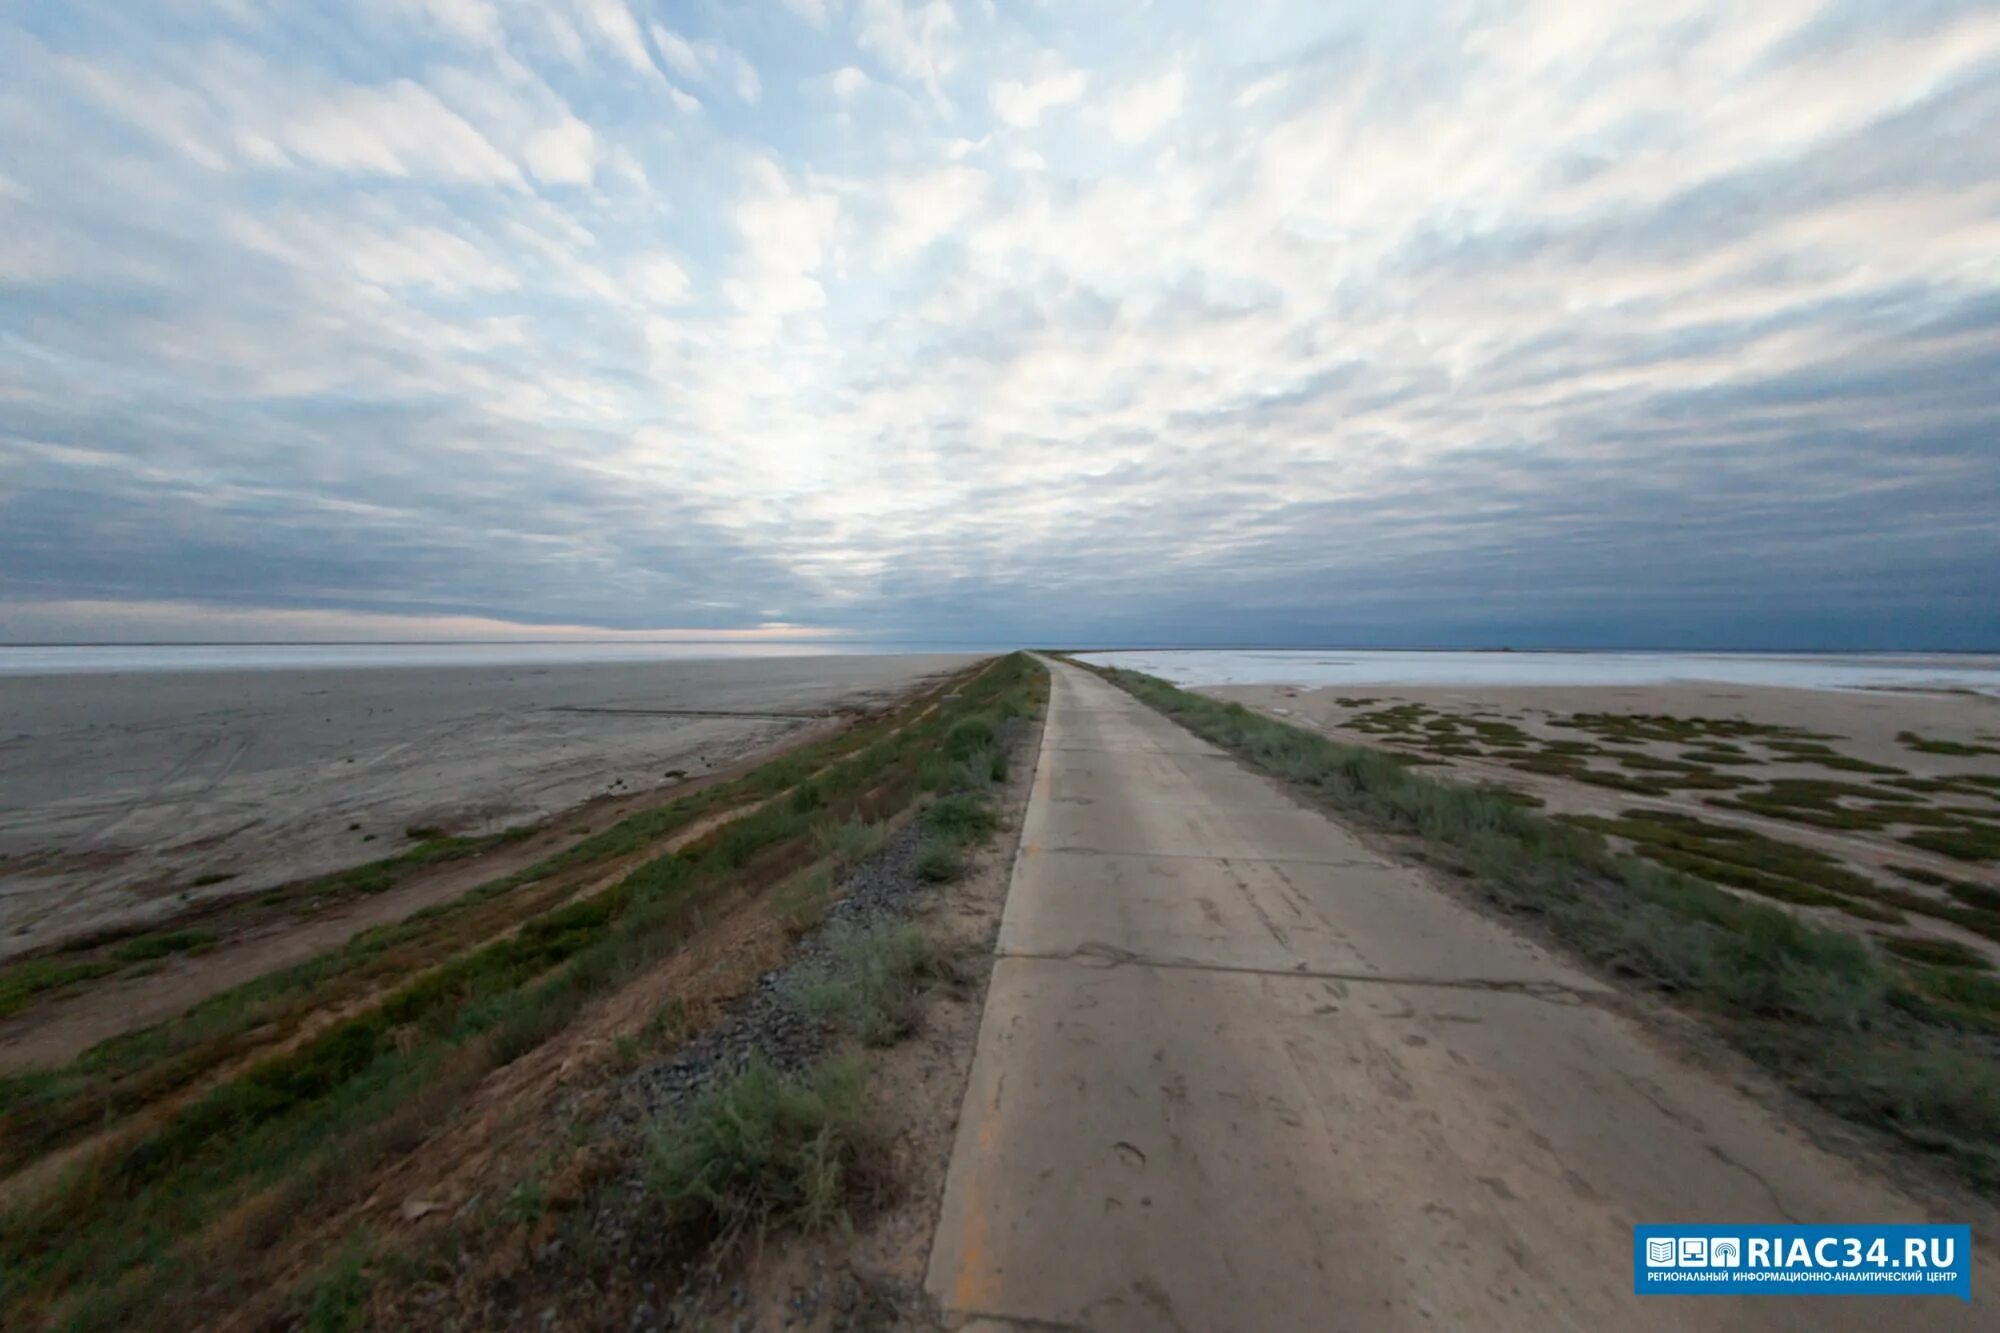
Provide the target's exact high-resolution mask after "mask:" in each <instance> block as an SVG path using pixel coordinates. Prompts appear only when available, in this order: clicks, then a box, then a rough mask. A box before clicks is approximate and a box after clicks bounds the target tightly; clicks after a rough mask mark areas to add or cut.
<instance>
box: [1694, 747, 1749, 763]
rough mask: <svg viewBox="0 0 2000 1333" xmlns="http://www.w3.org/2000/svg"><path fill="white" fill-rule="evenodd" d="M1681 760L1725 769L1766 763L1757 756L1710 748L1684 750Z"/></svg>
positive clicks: (1738, 751)
mask: <svg viewBox="0 0 2000 1333" xmlns="http://www.w3.org/2000/svg"><path fill="white" fill-rule="evenodd" d="M1681 758H1682V759H1684V760H1686V761H1687V762H1688V763H1690V764H1704V765H1713V764H1721V765H1723V766H1725V767H1727V766H1729V765H1741V766H1749V765H1753V764H1761V763H1763V762H1764V761H1763V760H1761V759H1759V758H1757V757H1756V756H1755V755H1748V754H1745V753H1743V751H1741V750H1738V749H1728V750H1722V749H1715V748H1708V749H1701V750H1683V751H1681Z"/></svg>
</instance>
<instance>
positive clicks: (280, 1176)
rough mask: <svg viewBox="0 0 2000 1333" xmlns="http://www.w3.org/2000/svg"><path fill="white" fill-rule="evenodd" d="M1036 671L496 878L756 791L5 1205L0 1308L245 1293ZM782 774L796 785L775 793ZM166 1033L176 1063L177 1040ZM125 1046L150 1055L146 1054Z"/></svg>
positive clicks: (998, 672)
mask: <svg viewBox="0 0 2000 1333" xmlns="http://www.w3.org/2000/svg"><path fill="white" fill-rule="evenodd" d="M1040 675H1041V669H1040V667H1039V666H1037V665H1035V664H1034V663H1033V662H1032V661H1031V660H1029V659H1028V658H1026V657H1025V656H1023V655H1020V654H1016V655H1013V656H1010V657H1007V658H1002V659H999V660H998V661H996V662H994V663H991V664H989V665H986V666H984V667H982V668H978V669H975V670H973V671H971V672H968V673H962V674H961V675H960V676H959V677H956V678H954V679H953V680H952V681H950V682H948V683H947V684H946V685H944V686H942V687H940V688H939V689H937V690H934V691H931V692H930V693H929V694H928V695H926V696H922V697H919V698H918V699H916V700H914V701H913V702H911V703H910V704H908V705H907V706H905V707H904V708H902V709H900V710H898V712H896V713H895V714H893V715H891V716H889V717H886V718H884V719H881V720H879V721H877V722H874V723H870V724H866V725H864V726H861V727H857V728H855V729H854V730H852V731H850V732H849V733H846V734H845V735H844V736H842V737H839V738H835V739H834V740H833V741H829V742H823V743H821V744H820V745H819V746H810V747H806V748H805V749H804V750H802V751H799V752H796V753H794V754H793V755H791V756H788V757H787V758H785V759H781V760H778V761H775V762H774V763H772V764H768V765H765V766H764V767H763V768H761V769H759V770H757V771H756V772H754V773H752V774H750V775H746V777H745V778H743V779H741V780H739V781H738V782H737V783H732V784H725V786H724V787H719V788H715V789H711V790H710V791H708V792H705V793H702V794H700V795H699V796H698V797H696V798H693V799H692V800H690V801H689V802H686V803H679V802H677V803H674V805H673V806H670V807H669V808H668V810H669V811H671V812H672V813H668V812H667V811H654V812H647V814H646V815H642V816H634V817H633V819H631V820H628V821H625V822H624V824H622V825H621V826H619V827H616V828H614V829H612V830H607V831H606V833H605V834H604V835H600V837H599V838H598V839H592V840H590V841H589V842H587V843H586V844H583V845H580V846H579V847H577V848H572V849H571V850H570V851H568V852H565V853H563V854H560V855H558V856H556V857H552V858H550V859H549V860H548V861H547V862H544V863H543V865H542V866H540V867H537V868H535V870H533V871H530V872H524V874H523V875H522V876H517V877H510V878H509V880H508V881H503V882H502V885H504V886H511V885H513V884H515V883H529V882H534V881H537V880H540V879H543V878H546V877H547V876H548V875H549V874H550V873H551V872H552V871H554V870H558V869H562V868H565V867H569V866H574V865H578V864H588V863H589V862H590V861H591V860H593V859H602V858H604V857H606V856H609V855H612V854H615V850H616V849H624V850H635V851H643V850H644V848H645V846H646V845H647V842H648V840H649V839H650V838H653V837H657V836H659V835H660V834H661V833H662V832H663V831H670V830H671V829H672V828H673V827H676V826H679V825H681V824H684V823H685V822H686V821H688V820H689V819H691V818H692V817H693V816H694V815H696V814H698V813H701V812H703V811H706V810H712V809H720V808H724V806H725V804H726V805H728V806H731V807H733V806H737V805H740V804H742V803H744V802H745V801H746V800H748V799H764V804H763V805H762V806H760V807H758V808H756V809H755V810H754V811H752V812H751V813H748V814H745V815H743V816H741V817H740V818H737V819H735V820H733V821H732V822H729V823H726V824H724V825H722V826H721V827H719V828H715V829H713V830H711V831H710V832H708V833H707V834H705V835H704V836H702V837H700V838H698V839H696V840H695V841H693V842H692V843H690V844H689V845H687V846H685V847H682V848H680V849H679V850H676V851H673V852H669V853H666V854H664V855H660V856H656V857H654V858H652V859H650V860H646V861H643V862H642V863H640V864H639V865H638V866H637V867H636V868H634V869H632V870H631V871H630V872H629V873H627V874H625V875H623V876H622V877H621V878H619V879H618V880H617V881H616V882H615V883H613V884H612V885H610V886H609V887H608V888H605V889H603V890H601V891H598V892H595V893H592V894H591V895H590V896H588V897H584V898H581V899H578V900H575V901H570V902H564V903H562V904H561V905H559V906H553V907H551V908H550V909H549V910H546V911H543V912H541V913H539V914H538V915H535V916H533V917H531V918H529V919H528V920H527V921H525V923H522V924H521V925H520V926H519V928H518V929H516V930H515V931H514V933H512V934H511V935H508V936H507V937H505V938H502V939H498V940H494V941H493V942H491V943H488V944H485V945H483V946H480V947H477V948H474V949H472V950H470V951H469V952H462V953H458V954H456V955H454V956H452V957H450V958H449V959H448V960H447V961H445V962H443V963H442V964H440V965H438V966H436V967H434V968H432V969H431V970H430V971H428V972H426V973H424V974H423V975H421V976H419V977H417V978H416V979H415V980H412V981H409V982H407V983H406V984H403V985H401V986H398V987H397V988H395V989H393V990H391V991H390V992H388V993H387V994H386V995H384V996H382V997H381V998H380V999H379V1000H376V1001H373V1002H371V1003H369V1004H367V1005H366V1007H364V1008H361V1009H359V1010H358V1011H357V1012H353V1013H351V1014H349V1015H348V1016H346V1017H344V1018H341V1019H338V1020H337V1021H335V1022H333V1023H331V1024H330V1025H328V1026H327V1027H325V1028H324V1030H321V1031H319V1032H317V1033H315V1034H314V1035H312V1036H311V1037H309V1038H307V1039H305V1040H303V1041H301V1042H299V1043H298V1044H297V1045H295V1046H294V1047H292V1048H291V1049H289V1050H286V1051H284V1052H283V1053H282V1054H278V1055H274V1056H270V1057H268V1058H266V1059H263V1060H261V1061H258V1062H257V1063H255V1064H252V1065H250V1066H249V1067H248V1068H247V1069H245V1070H244V1071H243V1072H241V1073H240V1074H237V1075H235V1076H233V1077H230V1078H228V1079H226V1080H225V1081H223V1082H221V1083H219V1084H218V1085H217V1086H215V1087H214V1088H212V1089H211V1090H210V1091H208V1092H206V1093H205V1094H203V1095H201V1096H200V1097H198V1098H197V1099H196V1100H194V1101H192V1102H190V1103H189V1104H187V1105H185V1106H183V1107H181V1108H180V1109H178V1110H176V1111H174V1112H172V1113H171V1114H169V1115H167V1116H166V1117H165V1118H164V1120H163V1122H162V1123H160V1124H159V1125H158V1127H157V1128H155V1129H152V1130H151V1131H150V1132H147V1133H145V1134H143V1135H142V1136H140V1137H138V1138H137V1139H135V1140H133V1141H129V1142H126V1143H122V1144H119V1145H117V1146H116V1147H114V1148H113V1149H112V1150H111V1151H109V1152H106V1153H101V1154H97V1155H93V1156H91V1157H90V1158H88V1159H86V1160H85V1161H83V1162H81V1163H80V1164H79V1165H78V1166H76V1167H75V1168H73V1169H72V1170H70V1171H69V1172H67V1173H66V1174H65V1175H64V1176H63V1177H62V1179H61V1180H60V1181H59V1182H57V1183H56V1184H55V1185H54V1186H53V1187H52V1188H50V1189H48V1190H47V1191H45V1192H43V1193H41V1194H38V1195H36V1196H34V1197H32V1198H28V1199H25V1200H21V1201H18V1202H17V1203H16V1204H15V1205H14V1206H12V1207H10V1208H9V1210H8V1211H7V1212H5V1213H4V1214H0V1304H4V1305H5V1306H6V1307H7V1308H8V1309H9V1310H10V1311H15V1312H18V1313H19V1316H20V1317H21V1318H22V1319H24V1320H28V1321H30V1322H35V1321H40V1322H48V1323H54V1324H60V1325H63V1326H67V1327H72V1328H78V1329H92V1328H116V1327H123V1326H126V1325H127V1324H129V1323H130V1322H131V1320H132V1319H133V1318H134V1316H135V1314H136V1312H139V1311H152V1312H155V1313H158V1312H159V1311H162V1310H171V1311H173V1312H174V1314H175V1316H176V1317H177V1318H180V1319H181V1320H182V1322H187V1323H192V1324H196V1325H199V1324H201V1323H203V1322H205V1321H206V1318H207V1317H208V1316H212V1315H213V1314H214V1313H215V1312H217V1311H219V1310H224V1309H229V1308H233V1307H234V1306H235V1305H237V1304H239V1303H240V1302H241V1300H242V1299H243V1298H244V1297H245V1296H246V1295H247V1294H248V1293H250V1292H252V1291H254V1290H255V1289H256V1283H257V1274H258V1271H259V1270H258V1264H257V1260H258V1258H259V1256H260V1255H262V1254H264V1253H265V1252H266V1251H268V1249H269V1248H270V1247H272V1246H274V1245H275V1244H276V1243H277V1242H278V1241H279V1240H280V1239H281V1238H283V1237H284V1235H285V1234H286V1232H287V1230H288V1229H289V1227H290V1226H291V1225H292V1223H293V1221H294V1220H295V1219H296V1218H297V1217H298V1216H299V1215H300V1214H301V1212H302V1211H304V1212H309V1213H311V1214H312V1215H325V1214H326V1213H329V1212H331V1211H332V1210H334V1209H335V1208H336V1207H337V1206H339V1204H340V1203H341V1202H342V1201H343V1200H346V1199H350V1198H352V1197H354V1196H355V1195H356V1194H357V1193H358V1192H360V1191H363V1190H365V1188H366V1187H367V1184H368V1182H369V1180H370V1178H371V1176H370V1173H371V1172H372V1171H373V1170H374V1169H376V1168H377V1167H379V1166H380V1165H381V1164H382V1163H384V1162H386V1161H388V1160H391V1159H392V1158H393V1157H394V1156H396V1155H397V1154H400V1153H404V1152H408V1151H410V1150H411V1149H413V1148H414V1147H415V1146H417V1145H418V1144H420V1143H421V1142H422V1141H423V1140H424V1138H425V1137H427V1136H428V1134H429V1133H431V1132H433V1131H434V1130H435V1129H436V1128H438V1127H439V1126H441V1125H442V1124H444V1123H446V1122H447V1121H448V1120H449V1119H450V1118H451V1116H452V1115H453V1114H454V1112H455V1111H456V1110H457V1109H458V1108H459V1107H460V1106H461V1105H462V1103H463V1099H464V1097H465V1096H466V1095H467V1094H468V1093H469V1092H470V1091H471V1089H473V1088H474V1087H476V1086H477V1084H478V1083H479V1081H480V1080H481V1079H482V1078H483V1077H484V1076H485V1075H486V1074H487V1073H489V1072H491V1071H492V1070H493V1069H496V1068H498V1067H500V1066H502V1065H505V1064H507V1063H510V1062H511V1061H513V1060H515V1059H518V1058H519V1057H520V1056H522V1055H524V1054H526V1053H527V1052H529V1051H531V1050H533V1049H535V1048H536V1047H538V1046H540V1045H541V1044H542V1043H544V1042H546V1041H548V1040H549V1039H550V1038H551V1037H554V1036H555V1035H557V1034H558V1033H560V1032H562V1031H563V1030H564V1029H565V1028H566V1027H567V1026H568V1024H569V1023H570V1022H571V1021H572V1020H574V1019H575V1018H576V1017H577V1016H578V1015H579V1014H580V1013H582V1011H583V1010H584V1008H585V1006H586V1005H588V1004H589V1003H590V1002H592V1001H593V1000H594V999H596V998H597V997H599V996H602V995H604V994H606V993H608V992H609V991H611V990H613V989H615V988H617V987H618V986H620V985H622V984H623V983H624V982H625V981H627V980H629V979H630V978H632V977H634V976H635V975H637V974H638V973H639V972H640V971H642V970H644V969H645V968H647V967H649V966H650V965H651V964H652V963H653V962H654V961H656V960H657V959H659V958H661V957H663V956H664V955H665V954H667V953H668V952H670V951H672V950H674V949H675V948H677V947H679V946H680V945H681V944H682V943H684V942H685V941H687V940H688V939H690V938H691V937H692V936H693V934H694V933H695V932H696V931H698V930H699V928H700V921H701V915H702V909H703V907H704V905H706V904H710V903H714V902H718V901H721V900H725V899H726V898H727V897H728V896H729V895H730V894H732V893H738V892H743V891H746V890H750V889H754V888H755V887H757V886H766V885H770V884H774V883H780V882H784V881H786V880H787V879H788V878H789V877H791V876H793V875H796V874H798V873H800V872H802V871H804V870H806V869H807V868H809V867H811V866H813V865H814V864H815V863H816V860H817V859H818V858H819V855H820V853H819V848H820V846H821V844H822V841H828V842H834V843H838V842H840V841H841V840H843V839H847V838H849V837H851V836H853V835H851V834H849V833H846V832H843V831H841V830H843V829H844V828H845V827H846V826H848V825H850V824H851V823H853V822H854V821H859V822H861V823H862V824H864V825H872V824H877V823H880V822H882V821H883V820H884V819H886V818H888V817H889V816H890V815H892V814H893V813H894V812H896V811H897V810H900V809H902V808H904V807H906V806H907V805H909V804H910V803H911V802H913V801H914V800H916V799H917V798H918V797H919V796H920V794H921V793H922V792H924V791H925V790H926V789H927V787H928V789H930V790H951V789H955V788H954V784H952V783H951V782H948V781H945V780H944V779H945V778H947V777H948V776H949V775H948V774H945V775H939V780H938V781H936V782H935V783H933V782H929V781H927V778H928V775H929V764H928V761H929V759H930V758H931V757H932V756H934V755H936V754H938V753H940V752H946V753H949V752H950V748H951V736H952V729H953V727H954V726H955V725H957V724H959V723H962V722H964V721H966V720H967V719H968V718H978V719H980V720H982V721H983V722H984V723H985V725H986V726H987V727H989V728H994V727H997V726H998V725H999V723H1000V722H1001V721H1003V720H1004V719H1005V717H1007V716H1010V715H1013V714H1014V713H1016V712H1020V711H1025V709H1026V706H1027V699H1028V697H1029V695H1030V692H1031V685H1032V682H1033V681H1034V680H1035V679H1036V678H1038V677H1039V676H1040ZM950 691H955V697H950V698H943V699H941V698H940V697H939V696H941V695H944V694H946V693H947V692H950ZM933 707H935V711H934V712H933V711H931V710H932V708H933ZM975 748H976V747H975ZM970 757H973V756H970V755H967V756H959V757H957V758H956V759H955V762H958V763H961V764H962V763H963V762H964V760H965V759H966V758H970ZM988 758H989V760H990V756H988ZM991 771H992V770H991V765H990V762H989V766H988V769H987V772H988V773H989V774H990V772H991ZM989 780H990V778H989ZM788 790H789V791H790V792H791V796H790V799H784V800H779V799H769V798H775V797H777V796H779V795H781V794H783V793H785V792H787V791H788ZM592 844H595V845H594V846H593V845H592ZM504 891H505V887H502V886H494V887H493V892H494V893H501V892H504ZM566 891H567V890H566ZM449 914H450V913H449V912H447V913H443V914H442V915H449ZM406 924H407V923H406ZM418 924H419V926H420V928H421V925H422V923H418ZM343 952H344V951H343ZM331 966H332V968H333V969H334V970H339V967H340V966H341V964H340V963H338V962H336V963H334V964H332V965H331ZM298 982H299V979H297V978H295V979H294V981H293V983H292V984H293V986H294V987H295V986H296V985H297V984H298ZM272 984H278V983H272ZM308 989H310V986H309V985H308ZM154 1050H155V1052H156V1053H158V1054H161V1055H163V1056H164V1057H165V1058H166V1060H167V1062H168V1063H172V1057H173V1048H172V1046H171V1044H169V1045H168V1046H165V1047H155V1048H154ZM93 1054H94V1053H93ZM129 1058H130V1061H131V1063H132V1064H133V1065H134V1066H135V1067H137V1068H138V1069H140V1070H141V1071H143V1068H144V1061H143V1058H142V1057H141V1055H140V1054H138V1053H137V1052H134V1053H132V1054H131V1055H130V1057H129ZM48 1091H49V1090H48V1089H47V1088H44V1089H43V1092H45V1093H46V1092H48ZM85 1101H86V1104H87V1102H88V1099H87V1098H86V1099H85ZM60 1102H61V1099H60V1098H51V1100H50V1103H49V1104H60ZM225 1220H226V1222H227V1225H226V1226H225V1227H221V1228H218V1227H217V1225H216V1224H217V1223H220V1222H224V1221H225ZM197 1259H198V1260H199V1262H197V1261H196V1260H197Z"/></svg>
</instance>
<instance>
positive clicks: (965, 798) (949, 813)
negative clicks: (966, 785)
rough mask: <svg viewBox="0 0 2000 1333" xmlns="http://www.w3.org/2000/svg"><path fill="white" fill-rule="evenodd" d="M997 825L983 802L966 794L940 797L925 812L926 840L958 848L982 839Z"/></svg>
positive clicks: (990, 811) (960, 793)
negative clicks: (933, 840) (949, 844)
mask: <svg viewBox="0 0 2000 1333" xmlns="http://www.w3.org/2000/svg"><path fill="white" fill-rule="evenodd" d="M996 822H997V821H996V820H995V819H994V817H993V812H992V810H990V809H989V808H987V805H986V802H984V801H982V800H980V799H979V798H978V797H977V796H974V795H972V794H971V793H969V792H959V793H957V794H955V795H952V796H945V797H942V798H940V799H938V800H936V801H933V802H931V804H930V808H929V809H927V810H925V811H924V829H925V831H926V832H927V833H928V834H929V836H930V837H932V838H935V839H938V840H940V841H943V842H948V843H953V844H955V845H957V846H960V847H963V846H967V845H969V844H971V843H975V842H978V841H979V840H980V839H982V838H984V837H985V836H986V835H987V834H989V833H991V832H992V831H993V829H994V827H995V824H996Z"/></svg>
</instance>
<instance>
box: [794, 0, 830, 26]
mask: <svg viewBox="0 0 2000 1333" xmlns="http://www.w3.org/2000/svg"><path fill="white" fill-rule="evenodd" d="M783 3H784V6H785V8H786V9H788V10H790V11H791V12H792V13H793V14H795V15H797V16H798V18H799V19H800V20H801V21H802V22H805V23H809V24H811V25H812V26H813V27H815V28H824V27H825V26H826V23H827V18H828V16H829V14H830V12H831V11H832V10H833V9H834V8H836V7H837V6H838V3H839V0H783Z"/></svg>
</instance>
